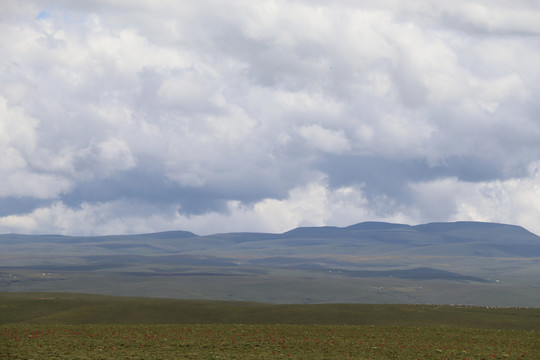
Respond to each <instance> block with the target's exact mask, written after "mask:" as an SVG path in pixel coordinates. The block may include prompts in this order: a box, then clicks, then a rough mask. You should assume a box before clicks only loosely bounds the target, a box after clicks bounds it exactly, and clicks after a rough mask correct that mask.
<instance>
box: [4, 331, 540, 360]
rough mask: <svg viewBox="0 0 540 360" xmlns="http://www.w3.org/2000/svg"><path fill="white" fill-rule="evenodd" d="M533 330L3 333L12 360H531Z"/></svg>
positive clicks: (535, 348) (534, 355)
mask: <svg viewBox="0 0 540 360" xmlns="http://www.w3.org/2000/svg"><path fill="white" fill-rule="evenodd" d="M539 343H540V336H539V335H538V333H537V332H531V331H509V330H507V331H500V330H492V329H455V328H429V327H421V328H415V327H380V326H350V325H349V326H347V325H339V326H337V325H309V326H308V325H223V324H214V325H189V326H186V325H184V326H179V325H122V326H119V325H116V326H114V325H87V326H18V327H3V328H0V357H3V358H8V359H197V360H201V359H310V360H317V359H478V360H480V359H504V358H507V359H531V360H537V359H539V358H540V349H539V345H538V344H539Z"/></svg>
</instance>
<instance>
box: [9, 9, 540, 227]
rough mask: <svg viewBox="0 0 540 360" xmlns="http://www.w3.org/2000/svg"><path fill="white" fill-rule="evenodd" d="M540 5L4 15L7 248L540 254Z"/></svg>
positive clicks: (79, 11) (70, 11) (41, 11)
mask: <svg viewBox="0 0 540 360" xmlns="http://www.w3.org/2000/svg"><path fill="white" fill-rule="evenodd" d="M538 64H540V2H538V1H537V0H516V1H511V2H510V1H503V0H483V1H479V0H477V1H465V0H411V1H402V0H354V1H352V0H334V1H320V0H309V1H308V0H289V1H284V0H260V1H250V0H227V1H217V0H216V1H214V0H198V1H188V0H179V1H176V0H155V1H142V0H110V1H105V0H94V1H68V0H45V1H44V0H2V1H1V3H0V233H10V232H13V233H24V234H46V233H55V234H66V235H105V234H133V233H147V232H156V231H168V230H188V231H192V232H195V233H197V234H201V235H202V234H212V233H220V232H232V231H258V232H274V233H279V232H284V231H287V230H290V229H292V228H295V227H298V226H323V225H331V226H348V225H351V224H355V223H358V222H363V221H388V222H396V223H407V224H411V225H414V224H421V223H428V222H439V221H463V220H464V221H470V220H473V221H490V222H501V223H508V224H516V225H521V226H524V227H525V228H527V229H528V230H530V231H532V232H535V233H537V234H540V221H538V219H540V66H538Z"/></svg>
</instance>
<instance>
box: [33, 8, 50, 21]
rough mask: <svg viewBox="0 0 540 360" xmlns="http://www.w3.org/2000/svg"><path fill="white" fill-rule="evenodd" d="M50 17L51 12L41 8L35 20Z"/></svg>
mask: <svg viewBox="0 0 540 360" xmlns="http://www.w3.org/2000/svg"><path fill="white" fill-rule="evenodd" d="M50 17H51V14H50V13H49V12H48V11H45V10H42V11H40V12H39V14H38V15H37V16H36V19H37V20H42V19H48V18H50Z"/></svg>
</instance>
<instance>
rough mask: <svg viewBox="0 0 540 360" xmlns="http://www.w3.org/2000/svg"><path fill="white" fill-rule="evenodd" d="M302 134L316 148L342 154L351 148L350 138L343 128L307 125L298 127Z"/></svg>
mask: <svg viewBox="0 0 540 360" xmlns="http://www.w3.org/2000/svg"><path fill="white" fill-rule="evenodd" d="M298 132H299V133H300V135H301V136H302V137H303V138H304V139H305V140H306V141H307V142H308V143H309V145H310V146H313V147H314V148H316V149H319V150H321V151H323V152H328V153H333V154H340V153H344V152H346V151H347V150H349V149H350V147H351V146H350V144H349V140H348V139H347V137H346V136H345V133H344V132H343V131H342V130H331V129H325V128H323V127H322V126H320V125H317V124H314V125H306V126H301V127H300V128H299V129H298Z"/></svg>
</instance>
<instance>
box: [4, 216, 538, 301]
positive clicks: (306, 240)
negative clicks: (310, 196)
mask: <svg viewBox="0 0 540 360" xmlns="http://www.w3.org/2000/svg"><path fill="white" fill-rule="evenodd" d="M539 260H540V238H539V237H538V236H537V235H535V234H533V233H531V232H529V231H527V230H526V229H524V228H522V227H519V226H514V225H506V224H497V223H481V222H455V223H430V224H423V225H416V226H411V225H404V224H391V223H382V222H364V223H359V224H355V225H351V226H347V227H332V226H325V227H301V228H296V229H292V230H290V231H288V232H285V233H282V234H271V233H224V234H212V235H205V236H200V235H196V234H193V233H191V232H187V231H169V232H160V233H152V234H137V235H114V236H93V237H76V236H62V235H20V234H3V235H0V291H2V292H15V291H73V292H87V293H95V294H108V295H126V296H154V297H172V298H187V299H208V300H246V301H262V302H272V303H329V302H333V303H336V302H353V303H359V302H363V303H445V304H449V303H463V304H476V305H502V306H532V307H540V285H539V283H538V281H537V279H538V275H540V261H539Z"/></svg>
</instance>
